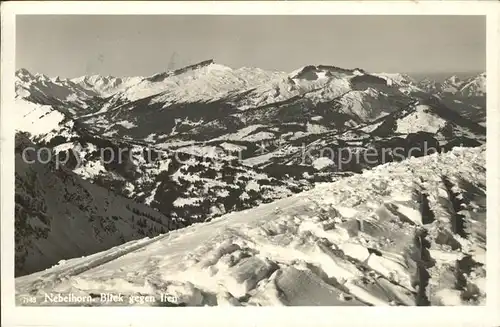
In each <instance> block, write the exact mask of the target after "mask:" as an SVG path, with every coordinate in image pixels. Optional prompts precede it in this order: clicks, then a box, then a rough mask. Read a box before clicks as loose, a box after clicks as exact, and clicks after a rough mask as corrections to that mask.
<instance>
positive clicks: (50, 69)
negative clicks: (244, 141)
mask: <svg viewBox="0 0 500 327" xmlns="http://www.w3.org/2000/svg"><path fill="white" fill-rule="evenodd" d="M16 28H17V30H16V33H17V37H16V38H17V39H16V42H17V49H16V51H17V54H16V66H17V67H16V68H17V69H19V68H26V69H28V70H30V71H32V72H37V73H44V74H46V75H49V76H61V77H68V78H71V77H76V76H81V75H89V74H101V75H114V76H137V75H140V76H148V75H152V74H154V73H157V72H162V71H166V70H169V69H172V68H178V67H181V66H185V65H188V64H192V63H196V62H199V61H202V60H206V59H214V60H215V62H217V63H219V64H223V65H227V66H230V67H232V68H238V67H242V66H246V67H259V68H263V69H273V70H281V71H288V72H290V71H292V70H294V69H297V68H299V67H301V66H304V65H309V64H327V65H335V66H340V67H344V68H355V67H359V68H363V69H366V70H368V71H372V72H407V73H428V72H429V73H436V72H451V73H453V72H475V71H485V70H486V21H485V18H484V16H483V17H481V16H208V15H207V16H168V15H161V16H159V15H158V16H118V15H117V16H102V15H101V16H75V15H72V16H48V15H43V16H42V15H39V16H17V23H16Z"/></svg>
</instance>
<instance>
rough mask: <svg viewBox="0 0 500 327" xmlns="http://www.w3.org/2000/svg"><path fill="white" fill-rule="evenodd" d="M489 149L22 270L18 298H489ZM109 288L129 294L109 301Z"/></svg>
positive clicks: (78, 301) (394, 167)
mask: <svg viewBox="0 0 500 327" xmlns="http://www.w3.org/2000/svg"><path fill="white" fill-rule="evenodd" d="M485 149H486V148H485V147H484V146H483V147H478V148H455V149H453V151H451V152H448V153H446V154H441V155H431V156H427V157H423V158H411V159H408V160H405V161H403V162H400V163H391V164H386V165H382V166H379V167H376V168H374V169H373V170H370V171H366V172H364V173H363V174H359V175H355V176H352V177H347V178H344V179H341V180H339V181H337V182H334V183H326V184H321V185H318V186H316V187H315V188H314V189H312V190H311V191H307V192H303V193H301V194H297V195H294V196H292V197H289V198H286V199H282V200H279V201H276V202H273V203H269V204H264V205H261V206H259V207H256V208H254V209H250V210H247V211H243V212H235V213H231V214H227V215H224V216H222V217H220V218H217V219H214V220H212V221H210V222H208V223H199V224H195V225H192V226H190V227H187V228H184V229H180V230H176V231H172V232H169V233H167V234H164V235H160V236H158V237H155V238H152V239H143V240H139V241H133V242H129V243H126V244H124V245H121V246H118V247H114V248H112V249H109V250H107V251H104V252H100V253H96V254H93V255H90V256H88V257H83V258H75V259H71V260H67V261H66V262H61V263H60V264H59V265H57V266H54V267H52V268H50V269H48V270H45V271H41V272H37V273H34V274H31V275H28V276H22V277H19V278H17V279H16V301H17V303H18V304H26V302H29V301H27V299H31V300H30V301H32V302H34V301H35V300H33V299H36V304H37V305H95V306H98V305H147V306H202V305H208V306H212V305H231V306H266V305H330V306H353V305H409V306H413V305H463V304H475V305H482V304H484V303H485V297H486V291H485V284H486V267H485V256H486V239H485V238H486V236H485V235H486V222H485V219H486V190H485V185H486V170H485ZM58 294H59V295H61V296H59V297H58V296H57V295H58ZM101 294H106V295H108V296H109V295H110V294H113V295H122V297H121V298H115V301H108V302H106V301H102V300H103V299H102V298H101ZM64 297H65V300H66V301H64V302H59V301H62V300H61V299H63V298H64ZM54 299H55V300H54ZM57 299H59V300H57ZM30 304H31V305H33V304H34V303H30Z"/></svg>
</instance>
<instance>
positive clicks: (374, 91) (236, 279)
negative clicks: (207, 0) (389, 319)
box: [2, 13, 498, 307]
mask: <svg viewBox="0 0 500 327" xmlns="http://www.w3.org/2000/svg"><path fill="white" fill-rule="evenodd" d="M486 27H487V22H486V16H485V15H355V14H352V15H334V14H324V15H252V14H248V15H221V14H203V15H190V14H188V13H187V14H176V15H173V14H172V15H169V14H168V13H165V14H157V15H142V14H135V15H113V14H112V13H109V14H102V15H91V14H87V15H84V14H78V13H74V14H72V15H63V14H52V15H48V14H44V15H16V17H15V30H16V31H15V35H16V38H15V78H14V79H10V80H9V82H12V83H14V86H15V98H14V99H13V100H12V101H11V103H12V106H13V107H9V108H4V106H2V111H4V110H9V111H10V117H11V120H10V122H9V124H10V125H11V126H12V127H11V128H12V130H13V131H14V133H15V135H12V136H11V137H12V138H15V140H14V141H13V144H14V146H13V147H14V149H13V151H14V153H15V158H13V159H12V164H13V165H14V163H15V167H14V169H13V170H14V173H15V178H13V186H14V195H13V196H12V198H13V200H14V201H15V207H14V209H13V210H12V212H13V214H14V217H13V221H14V222H13V226H14V230H13V232H14V247H13V248H14V266H13V267H11V269H13V270H14V278H15V279H14V287H13V288H14V289H15V294H13V296H14V297H15V305H16V306H18V307H19V306H47V307H54V306H56V307H61V306H73V307H74V306H77V307H79V306H81V307H94V306H106V307H136V306H138V307H200V306H204V307H206V306H209V307H211V306H240V307H263V306H264V307H265V306H273V307H275V306H285V307H286V306H334V307H340V306H348V307H352V306H360V307H362V306H410V307H418V306H486V299H487V297H489V296H490V292H494V291H493V290H491V289H489V288H488V287H487V285H488V284H487V279H488V276H487V273H486V272H487V264H486V256H487V247H486V244H487V240H486V238H487V229H486V216H487V202H486V200H487V197H486V194H487V187H486V185H487V178H486V172H487V170H486V166H487V165H486V146H487V140H486V134H487V133H486V131H487V128H486V127H487V125H486V121H487V106H486V104H487V94H486V93H487V79H489V77H490V76H489V75H487V73H486V62H487V60H486V57H487V31H486V30H487V28H486ZM2 82H3V81H2ZM488 96H489V94H488ZM14 133H13V134H14ZM2 137H3V136H2ZM2 155H3V154H2ZM489 160H490V159H489ZM2 169H3V168H2ZM488 194H490V193H489V192H488ZM3 195H4V194H2V197H3ZM495 215H498V213H496V214H495ZM497 217H498V216H497ZM3 219H4V217H2V220H3ZM5 219H7V218H5ZM488 290H489V291H488Z"/></svg>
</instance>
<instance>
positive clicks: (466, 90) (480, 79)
mask: <svg viewBox="0 0 500 327" xmlns="http://www.w3.org/2000/svg"><path fill="white" fill-rule="evenodd" d="M460 94H461V95H462V96H468V97H473V96H485V95H486V73H482V74H479V75H478V76H476V77H473V78H470V79H468V80H467V81H465V82H464V83H463V84H462V85H461V88H460Z"/></svg>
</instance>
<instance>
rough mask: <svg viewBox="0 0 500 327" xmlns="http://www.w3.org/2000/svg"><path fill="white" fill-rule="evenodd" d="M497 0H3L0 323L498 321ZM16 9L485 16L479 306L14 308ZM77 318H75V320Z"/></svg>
mask: <svg viewBox="0 0 500 327" xmlns="http://www.w3.org/2000/svg"><path fill="white" fill-rule="evenodd" d="M499 8H500V6H499V3H498V2H489V1H487V2H477V1H458V2H455V1H437V2H435V1H423V2H413V1H412V2H410V1H408V2H407V1H404V2H403V1H385V2H384V1H366V2H361V1H358V2H341V1H332V2H319V1H314V2H313V1H304V2H302V1H296V2H295V1H294V2H267V1H261V2H253V1H252V2H216V1H214V2H138V1H137V2H121V1H116V2H113V1H111V2H94V1H89V2H62V1H61V2H59V1H52V2H29V1H22V2H6V3H5V2H4V3H2V8H1V15H2V20H1V23H2V53H1V58H2V66H1V72H2V79H1V82H2V83H1V86H2V89H1V91H2V92H1V116H0V133H1V134H0V136H1V138H0V139H1V145H0V155H1V158H0V159H1V160H0V169H1V175H0V177H1V178H0V181H1V185H0V186H1V189H0V190H1V192H0V194H1V198H0V204H1V230H2V235H1V236H2V237H1V246H2V260H1V280H2V297H1V300H2V307H1V310H2V326H40V325H51V326H55V325H57V326H77V325H86V324H91V325H93V326H97V325H103V326H115V325H120V326H121V325H128V326H143V325H159V324H164V325H169V326H178V325H193V326H198V325H201V326H212V325H213V326H217V327H219V326H220V325H221V324H223V325H230V326H243V325H245V326H250V325H251V326H257V325H258V326H260V325H273V326H276V325H280V324H283V325H285V326H307V325H310V324H312V325H324V326H333V325H350V326H358V325H359V326H364V325H365V324H368V325H369V326H373V325H381V326H392V325H394V326H400V325H401V326H416V325H424V324H425V325H426V326H443V325H451V324H453V326H465V325H472V326H495V325H500V313H498V308H500V305H499V304H500V302H499V296H498V290H499V289H500V287H499V281H498V276H499V272H500V270H499V256H498V248H499V237H498V235H499V226H500V224H499V223H498V217H499V215H498V212H499V209H500V208H499V203H500V198H499V197H498V194H499V193H498V186H499V181H500V178H499V174H498V168H499V167H498V166H499V165H498V160H499V156H498V149H499V147H498V143H497V140H498V137H499V136H500V133H499V131H498V127H500V120H499V116H500V115H499V112H498V110H499V106H498V104H499V101H498V91H499V84H498V82H499V81H498V72H499V54H500V52H499V50H500V48H499V46H498V41H499V32H500V30H499V21H500V10H499ZM16 14H112V15H116V14H155V15H158V14H231V15H250V14H251V15H276V14H281V15H283V14H287V15H329V14H330V15H347V14H351V15H352V14H356V15H487V54H488V58H487V81H488V86H487V97H488V99H487V106H488V110H487V124H488V125H487V127H488V129H487V131H488V132H487V138H488V144H487V160H488V162H487V190H488V199H487V201H488V212H487V216H488V228H487V237H488V252H487V261H488V265H487V268H488V289H489V293H488V299H487V306H484V307H466V306H463V307H425V308H423V307H375V308H374V307H372V308H359V307H324V308H323V307H292V308H290V307H288V308H287V307H264V308H223V307H215V308H189V307H185V308H131V307H126V308H75V307H64V308H47V307H44V308H41V307H36V308H27V307H15V306H14V299H13V297H14V283H13V280H14V279H13V276H14V268H13V266H14V265H13V262H14V246H13V241H14V228H13V222H14V219H13V217H14V206H13V204H14V196H13V194H14V192H13V189H14V155H13V153H14V138H13V132H14V129H13V126H12V125H13V124H12V123H11V122H12V121H13V120H12V119H11V117H10V116H11V111H10V110H12V108H13V106H12V103H13V99H14V92H15V91H14V73H15V65H14V61H15V15H16ZM80 321H81V322H80Z"/></svg>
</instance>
